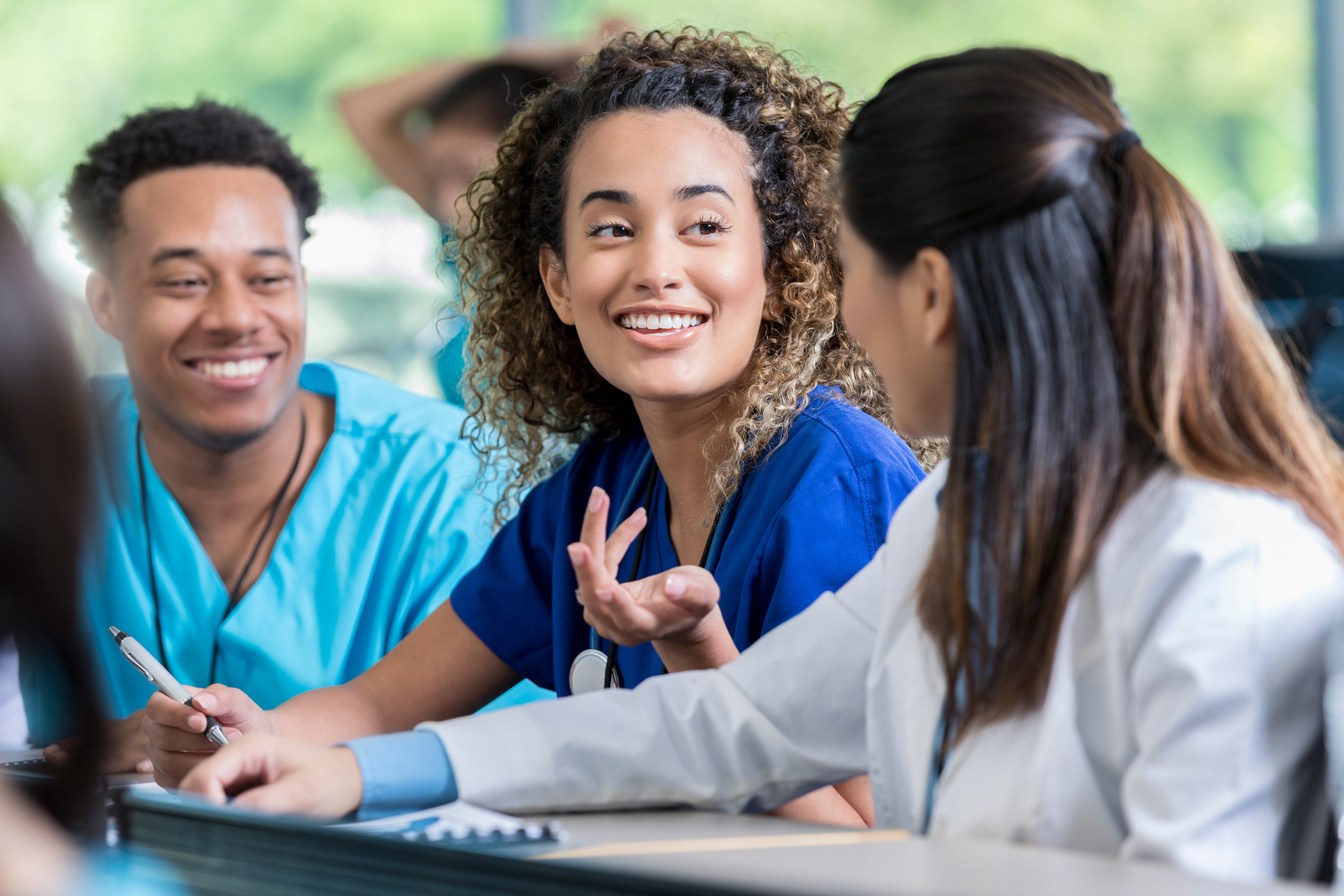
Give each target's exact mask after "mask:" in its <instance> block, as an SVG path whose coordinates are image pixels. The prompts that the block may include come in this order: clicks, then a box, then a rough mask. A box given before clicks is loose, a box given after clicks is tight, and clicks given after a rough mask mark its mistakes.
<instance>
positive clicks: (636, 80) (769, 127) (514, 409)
mask: <svg viewBox="0 0 1344 896" xmlns="http://www.w3.org/2000/svg"><path fill="white" fill-rule="evenodd" d="M676 108H691V109H696V110H698V111H700V112H703V113H705V114H707V115H710V116H712V117H714V118H716V119H718V120H719V121H720V122H722V123H723V124H724V125H725V126H726V127H728V128H729V129H730V130H732V131H734V132H735V133H738V134H741V135H742V136H743V137H744V138H745V139H746V142H747V144H748V146H749V147H750V151H751V156H752V159H753V162H754V171H753V178H752V180H753V187H754V190H755V196H756V202H757V205H758V206H759V208H760V211H761V216H762V222H763V231H764V240H765V249H766V280H767V282H769V283H770V284H771V286H772V293H771V294H772V297H773V306H772V310H773V311H774V314H773V315H772V318H773V319H771V320H767V321H764V322H763V323H762V326H761V332H760V335H759V337H758V339H757V344H756V347H755V350H754V351H753V354H752V356H751V360H750V362H749V363H748V367H747V370H746V372H745V373H744V374H743V376H742V379H741V380H740V382H739V384H738V385H737V387H735V388H734V389H732V390H730V393H729V395H727V396H725V403H724V404H723V405H722V407H724V408H728V409H730V410H729V411H727V412H726V413H725V414H724V419H723V421H722V424H721V425H722V426H723V431H724V432H725V434H726V435H727V437H728V442H729V444H730V446H731V450H730V452H729V455H728V456H727V457H725V458H723V459H722V460H721V461H720V462H719V463H718V465H717V468H716V470H715V473H714V481H713V482H712V484H711V486H712V489H713V494H714V498H715V504H716V505H717V504H720V503H721V502H722V501H724V500H725V499H726V498H727V497H728V496H729V495H730V494H731V493H732V492H733V490H734V489H735V488H736V487H737V483H738V480H739V477H740V476H741V474H742V471H743V470H744V469H746V467H747V466H748V465H749V464H750V463H751V462H752V461H754V460H757V459H758V458H760V457H762V456H763V455H764V454H766V453H767V452H768V451H769V450H770V449H771V448H772V447H773V446H775V445H777V444H778V443H779V442H780V441H781V440H782V438H783V436H784V435H785V434H786V433H787V431H788V428H789V425H790V424H791V423H792V421H793V420H794V418H795V417H797V415H798V413H799V411H800V410H801V409H802V408H803V407H805V406H806V404H807V398H808V392H809V391H810V390H811V389H812V388H813V387H814V386H817V385H822V384H825V385H831V386H835V387H837V388H838V389H839V390H840V391H841V392H842V393H843V394H844V395H845V397H846V398H847V399H848V400H849V401H850V402H852V403H853V404H855V405H856V406H857V407H859V408H861V409H862V410H864V411H866V412H867V413H869V414H871V415H872V416H874V417H876V418H877V419H879V420H882V421H883V422H885V423H887V424H888V425H891V419H890V408H889V404H888V401H887V397H886V393H885V392H884V390H883V388H882V383H881V381H880V380H879V379H878V376H877V373H876V371H875V370H874V369H873V367H872V365H871V364H870V363H869V361H868V359H867V356H866V355H865V354H864V353H863V351H862V350H861V349H860V348H859V347H858V345H857V344H856V343H855V342H854V340H853V339H851V338H850V336H849V335H848V334H847V333H846V332H845V331H844V329H843V328H842V327H841V326H840V322H839V314H840V304H839V287H840V269H839V263H838V261H837V259H836V255H835V248H834V244H833V239H832V237H833V235H834V232H835V229H836V226H837V224H838V221H839V207H838V204H837V201H836V199H835V197H834V194H833V191H832V189H831V178H832V175H833V173H834V170H835V166H836V161H837V154H838V150H839V146H840V140H841V137H842V135H843V134H844V131H845V128H846V126H847V125H848V120H849V116H848V107H847V106H846V104H845V99H844V94H843V92H842V91H841V89H840V87H839V86H837V85H835V84H832V83H830V82H827V81H822V80H820V79H819V78H816V77H808V76H805V75H803V74H802V73H801V72H800V71H798V69H797V68H796V67H795V66H794V65H793V64H792V63H791V62H790V60H789V59H788V58H786V57H785V56H782V55H781V54H780V53H779V52H778V51H776V50H775V49H774V48H773V47H771V46H769V45H768V44H765V43H761V42H758V41H756V40H754V39H752V38H750V37H749V36H747V35H741V34H727V33H725V34H715V33H713V32H707V33H704V34H702V33H700V32H699V31H697V30H695V29H686V30H685V31H682V32H680V33H676V34H669V33H665V32H661V31H653V32H650V33H648V34H647V35H643V36H641V35H638V34H634V33H628V34H625V35H622V36H619V37H616V38H614V39H613V40H612V41H611V42H609V43H608V44H607V45H606V46H604V47H602V48H601V49H600V50H598V51H597V52H596V53H594V54H592V55H590V56H588V57H587V58H586V59H585V60H583V62H582V64H581V66H580V69H579V71H578V73H577V75H576V76H575V77H574V79H573V80H572V81H571V82H569V83H566V84H554V85H551V86H550V87H548V88H546V89H544V90H542V91H540V92H539V93H537V94H535V95H533V96H532V97H531V98H530V99H529V100H528V101H527V103H526V105H525V106H524V107H523V109H522V110H521V111H520V112H519V113H518V115H517V117H516V118H514V120H513V122H512V123H511V124H510V126H509V128H508V130H506V131H505V133H504V135H503V137H502V138H501V140H500V143H499V149H498V153H497V156H496V167H495V168H494V169H493V170H492V171H489V172H486V173H485V174H483V175H482V176H481V177H480V178H478V179H477V180H476V182H475V183H473V184H472V186H471V188H470V190H469V191H468V193H467V202H468V206H469V208H470V209H471V212H472V223H471V225H470V227H469V229H468V231H467V233H466V235H465V236H464V237H463V239H462V242H461V263H460V272H461V276H462V297H463V298H462V301H463V304H464V307H463V309H462V310H463V312H464V313H465V314H467V315H468V317H469V319H470V320H471V335H470V337H469V338H468V342H467V370H466V375H465V379H464V389H463V392H464V395H465V397H466V403H467V410H468V412H469V414H470V416H471V420H472V424H471V425H469V428H468V433H467V435H468V437H469V438H470V439H471V441H472V444H473V446H474V447H475V448H476V450H477V451H478V452H479V453H480V455H481V458H482V466H483V469H484V470H485V471H487V472H488V473H491V474H494V475H499V472H500V471H501V469H502V468H503V465H501V464H500V463H499V459H500V458H501V457H503V458H505V459H506V460H507V462H508V466H509V467H510V468H511V469H512V478H511V480H510V481H509V482H508V483H507V486H506V488H505V489H504V491H503V494H502V496H501V498H500V501H499V504H498V505H497V506H496V508H495V516H496V522H503V520H504V519H505V518H506V517H507V516H508V515H509V513H510V512H511V510H512V508H513V507H514V506H515V504H516V501H517V500H518V498H519V497H520V496H521V494H522V492H523V491H524V490H525V489H527V488H528V487H530V486H531V485H533V484H534V483H536V482H538V481H540V480H541V479H543V478H545V477H546V476H548V475H549V474H550V473H552V472H553V471H554V470H555V469H556V468H557V467H559V466H560V465H561V464H562V463H563V462H564V461H565V460H566V459H568V457H569V455H570V454H572V453H573V450H574V447H575V446H576V445H577V444H578V443H579V442H582V441H584V440H585V439H588V438H611V437H614V436H616V435H617V434H619V433H621V432H623V431H626V430H628V428H629V427H631V426H634V425H636V424H637V418H636V416H635V411H634V406H633V404H632V403H631V400H630V398H629V396H627V395H626V394H624V393H623V392H621V391H619V390H618V389H616V388H615V387H614V386H612V385H611V384H609V383H608V382H607V381H606V380H604V379H603V378H602V377H601V376H599V375H598V373H597V371H596V370H595V369H594V368H593V366H592V364H591V363H589V361H588V358H587V356H586V355H585V354H584V351H583V348H582V346H581V345H580V344H579V339H578V335H577V333H576V332H575V329H574V328H573V327H572V326H567V325H565V324H564V323H562V322H561V321H560V319H559V318H558V317H557V316H556V315H555V313H554V311H553V310H552V308H551V306H550V303H549V301H548V299H547V297H546V292H545V289H544V286H543V284H542V279H541V274H540V272H539V267H538V260H539V257H540V253H541V251H542V249H543V247H547V246H549V247H551V248H552V249H554V250H555V251H556V252H557V253H558V254H560V255H561V256H562V257H563V245H562V230H563V226H562V225H563V213H564V204H565V187H566V175H567V171H568V163H569V158H570V154H571V152H572V150H573V148H574V146H575V145H576V144H577V143H578V141H579V138H580V137H581V136H582V133H583V131H584V128H585V127H586V126H588V125H589V124H591V123H592V122H593V121H594V120H596V119H598V118H601V117H602V116H605V115H609V114H611V113H615V112H619V111H622V110H627V109H640V110H647V111H654V112H661V111H667V110H671V109H676ZM911 446H912V447H913V448H914V449H915V451H916V454H917V455H918V456H919V458H920V461H921V462H922V463H924V464H925V465H926V466H928V465H929V464H930V463H932V462H933V461H934V460H935V456H936V453H937V452H936V449H935V447H934V445H933V444H932V443H927V442H923V441H920V442H912V443H911Z"/></svg>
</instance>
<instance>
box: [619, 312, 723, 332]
mask: <svg viewBox="0 0 1344 896" xmlns="http://www.w3.org/2000/svg"><path fill="white" fill-rule="evenodd" d="M704 322H705V319H704V317H702V316H701V315H699V314H623V315H621V326H623V327H625V328H626V329H627V330H682V329H685V328H686V327H698V326H700V325H701V324H702V323H704Z"/></svg>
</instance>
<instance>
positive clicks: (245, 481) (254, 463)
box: [141, 392, 303, 530]
mask: <svg viewBox="0 0 1344 896" xmlns="http://www.w3.org/2000/svg"><path fill="white" fill-rule="evenodd" d="M302 396H303V393H302V392H296V393H295V395H294V398H293V399H291V400H290V402H289V403H288V404H287V405H286V406H285V408H284V410H282V411H281V412H280V415H279V416H278V417H277V418H276V420H275V422H274V423H272V424H271V425H270V427H268V428H267V429H266V431H265V432H263V433H262V434H261V435H259V436H257V437H256V438H254V439H252V440H251V441H249V442H247V443H245V444H243V445H239V446H237V447H235V448H229V449H219V448H214V447H210V446H208V445H204V444H202V443H201V442H200V441H198V440H196V439H193V438H191V437H189V436H188V435H186V434H185V433H183V432H181V431H180V430H179V429H177V428H176V427H174V426H173V425H172V424H170V423H168V422H167V421H166V420H164V419H163V418H162V417H159V416H157V415H156V414H153V413H152V412H151V413H145V414H142V418H141V426H142V428H143V431H144V436H145V450H146V452H147V453H148V455H149V460H150V462H151V463H152V464H153V465H154V470H155V471H156V472H157V473H158V474H159V478H160V479H162V480H163V484H164V485H165V486H166V487H167V488H168V491H170V492H171V493H172V495H173V497H174V498H176V499H177V502H178V504H180V505H181V506H182V510H183V511H184V512H185V513H186V515H187V519H188V520H190V522H191V524H192V527H193V528H196V529H197V530H200V529H201V527H202V526H205V527H207V528H208V527H211V526H212V525H213V524H214V523H217V522H224V521H226V520H236V519H237V518H238V517H239V515H240V514H241V515H242V516H246V517H253V516H255V515H256V513H257V508H258V507H260V506H261V505H262V504H266V505H268V508H269V504H270V502H271V501H273V500H274V498H275V495H276V494H277V493H278V492H279V490H280V487H281V485H282V484H283V483H284V481H285V478H286V476H288V474H289V471H290V468H291V467H293V465H294V458H295V456H296V454H297V453H298V450H299V439H300V432H301V426H302V421H303V414H302V413H301V408H302V402H303V397H302Z"/></svg>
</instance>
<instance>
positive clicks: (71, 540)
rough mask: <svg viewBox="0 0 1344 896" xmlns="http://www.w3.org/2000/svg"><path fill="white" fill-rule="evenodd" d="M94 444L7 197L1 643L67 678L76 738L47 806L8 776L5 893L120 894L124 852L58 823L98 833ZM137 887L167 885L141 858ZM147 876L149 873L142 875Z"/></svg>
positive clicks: (58, 329) (46, 296)
mask: <svg viewBox="0 0 1344 896" xmlns="http://www.w3.org/2000/svg"><path fill="white" fill-rule="evenodd" d="M87 451H88V449H87V442H86V433H85V425H84V415H83V407H82V403H81V401H80V387H79V378H78V373H77V369H76V367H75V361H74V356H73V353H72V351H71V348H70V343H69V340H68V338H67V336H66V332H65V328H64V326H63V323H62V321H61V318H60V312H59V310H58V309H57V307H56V304H55V301H54V299H53V297H52V295H51V294H50V291H49V289H48V287H47V285H46V282H45V281H44V280H43V278H42V276H41V274H40V273H39V272H38V269H37V266H36V264H34V262H33V258H32V255H31V254H30V253H29V251H28V247H27V246H26V245H25V243H24V241H23V238H22V237H21V236H20V234H19V231H18V228H17V227H16V226H15V224H14V222H13V220H11V218H10V217H9V214H8V212H7V211H6V210H5V208H4V206H3V204H0V640H3V639H4V638H6V637H9V636H13V637H15V638H16V639H18V640H19V641H20V642H22V643H24V644H25V646H31V651H26V655H28V656H40V657H41V662H40V665H39V667H38V668H36V669H31V668H30V669H25V670H24V671H25V674H41V675H44V676H48V677H50V678H52V679H53V680H55V681H58V682H59V683H60V688H59V690H60V691H61V692H63V693H64V695H65V696H66V699H65V701H64V706H65V707H66V711H67V712H69V713H70V714H71V721H72V724H73V726H74V730H76V731H78V732H79V734H80V738H79V741H78V743H77V744H76V746H75V748H74V750H73V752H72V753H71V754H70V759H69V761H68V762H67V763H64V764H63V765H61V767H60V768H59V769H56V770H55V772H54V777H53V779H52V781H51V782H50V785H49V786H44V787H42V788H41V793H40V796H41V797H42V800H43V805H42V806H41V807H38V806H36V805H34V804H33V803H31V802H29V800H28V799H26V798H24V796H22V795H21V794H20V793H19V792H18V791H17V789H16V788H15V787H14V785H13V784H12V783H10V782H8V781H6V780H5V779H4V778H2V777H0V894H10V893H14V894H33V893H66V894H77V893H105V894H113V893H122V892H127V890H125V889H123V886H122V884H123V883H125V882H126V881H127V880H129V879H130V877H131V869H130V866H129V865H128V864H127V862H128V861H129V860H128V859H127V857H124V856H118V857H115V858H110V859H109V858H104V859H103V860H101V861H97V862H95V863H93V866H92V870H90V868H88V867H87V866H86V865H85V864H84V863H82V862H81V861H79V854H78V852H77V850H76V849H75V847H74V845H73V844H72V843H71V842H70V841H69V840H68V839H67V838H66V837H65V836H64V835H63V834H62V832H61V831H60V830H59V828H58V827H57V826H56V824H55V822H60V823H62V824H65V825H69V826H73V827H75V828H78V829H79V830H81V831H83V832H84V834H85V836H86V837H87V838H88V840H89V842H90V843H93V844H96V843H98V842H99V841H100V840H101V839H102V830H103V807H102V804H101V802H100V797H99V793H100V788H99V787H98V782H97V774H98V757H99V755H100V751H101V750H102V746H103V732H102V724H101V719H102V712H101V711H100V707H99V706H98V703H97V700H96V697H95V694H96V689H95V687H94V683H93V678H92V670H91V668H90V665H89V661H88V658H87V657H88V654H87V652H86V651H85V650H84V649H83V642H82V640H81V638H80V636H79V628H78V626H77V624H76V620H77V619H78V613H77V612H76V607H75V602H76V590H75V584H76V570H77V569H78V562H77V560H78V555H79V548H80V536H81V534H82V532H83V529H84V523H85V515H84V514H85V510H86V506H87V503H86V502H87V491H86V486H87V480H88V476H87V470H88V464H87ZM136 874H137V877H136V882H135V892H137V893H143V894H150V893H160V892H166V891H165V890H161V889H160V881H161V879H162V878H161V872H159V871H158V870H156V869H146V868H144V867H139V868H138V871H137V872H136ZM146 875H147V876H146Z"/></svg>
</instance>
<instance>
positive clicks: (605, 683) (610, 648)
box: [602, 463, 747, 688]
mask: <svg viewBox="0 0 1344 896" xmlns="http://www.w3.org/2000/svg"><path fill="white" fill-rule="evenodd" d="M657 481H658V465H657V464H656V463H650V464H649V475H648V476H647V477H646V478H645V482H644V502H643V507H644V517H645V519H646V520H648V522H646V523H645V524H644V529H643V530H642V531H641V532H640V533H639V538H638V539H637V540H636V541H635V557H634V562H633V563H631V564H630V578H629V579H627V580H626V581H627V583H628V582H633V581H635V580H636V579H638V578H639V561H640V559H641V558H642V557H643V556H644V537H645V536H646V535H648V534H649V526H650V525H651V524H652V521H653V487H654V484H655V483H656V482H657ZM746 483H747V477H746V474H743V476H742V478H741V479H740V480H739V481H738V483H737V492H738V494H741V492H742V489H743V487H744V486H745V485H746ZM727 503H728V502H727V501H726V500H725V501H724V502H723V504H720V505H719V509H718V510H716V511H714V522H713V523H712V524H711V525H710V527H709V537H708V538H706V539H705V548H704V550H702V551H701V552H700V562H699V563H698V564H696V565H697V566H699V567H700V568H701V569H709V567H708V566H707V565H706V564H707V563H708V562H709V549H710V547H712V546H713V544H714V535H715V533H717V532H718V531H719V520H721V519H723V508H724V506H725V505H727ZM618 522H619V521H618ZM709 571H710V572H711V573H712V572H713V570H709ZM616 647H617V644H616V642H615V641H612V642H610V643H609V644H608V645H607V669H606V673H605V674H604V675H603V677H602V687H603V688H609V687H611V683H612V681H613V679H614V678H615V676H617V675H618V674H620V669H619V667H618V665H617V662H616ZM660 674H662V675H666V674H667V666H663V671H662V672H661V673H660Z"/></svg>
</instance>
